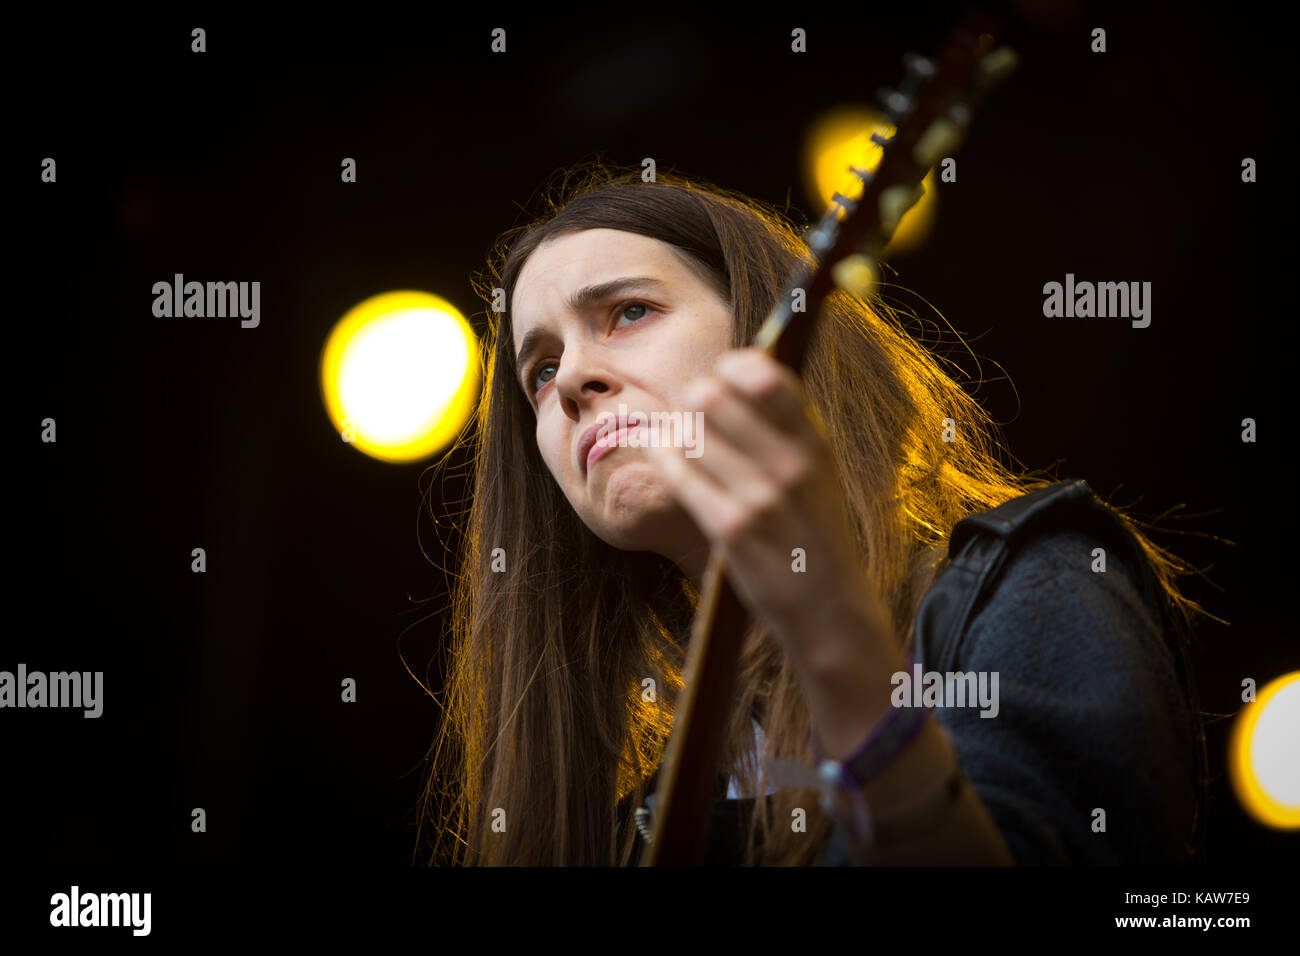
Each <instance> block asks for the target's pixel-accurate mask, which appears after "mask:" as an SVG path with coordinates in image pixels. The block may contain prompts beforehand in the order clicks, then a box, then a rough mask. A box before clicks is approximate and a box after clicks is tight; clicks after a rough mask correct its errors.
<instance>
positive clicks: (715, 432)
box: [685, 376, 810, 487]
mask: <svg viewBox="0 0 1300 956" xmlns="http://www.w3.org/2000/svg"><path fill="white" fill-rule="evenodd" d="M685 394H686V399H687V401H688V402H691V403H692V404H693V405H694V406H695V407H696V408H698V409H699V410H700V412H701V413H702V418H703V421H704V427H703V432H704V440H703V441H701V443H700V445H701V458H704V457H707V456H708V452H709V450H711V448H712V447H713V443H714V442H717V441H719V440H721V441H722V442H724V443H725V444H726V447H728V448H733V449H739V450H740V451H742V452H743V453H744V454H745V455H746V456H747V457H748V458H750V459H751V460H752V461H754V462H755V463H756V465H757V467H758V469H759V470H760V471H761V472H762V473H764V474H766V475H769V476H770V477H771V478H772V479H773V480H774V481H775V482H776V483H777V484H778V485H780V486H781V487H788V486H789V483H790V482H791V481H793V480H795V479H796V478H797V477H798V476H799V474H801V473H802V469H803V467H804V462H805V460H806V459H807V457H809V455H810V452H809V450H808V448H807V447H806V445H805V444H804V443H802V442H800V441H799V440H798V439H796V438H795V437H794V436H792V435H791V434H790V433H789V432H786V431H782V430H780V429H778V428H777V427H776V426H775V425H774V424H773V423H772V422H771V421H770V420H769V419H767V418H766V417H764V414H763V410H762V409H760V408H759V407H758V406H756V405H755V404H754V403H752V402H750V401H748V400H746V399H745V398H744V396H742V395H741V394H739V392H738V391H737V390H736V388H735V386H734V385H732V384H731V383H730V382H728V381H726V380H725V379H722V378H720V377H718V376H713V377H711V378H705V379H697V380H696V381H693V382H691V383H690V384H689V385H687V387H686V393H685ZM718 457H719V463H720V465H721V466H723V467H726V466H727V465H729V461H730V459H729V456H728V455H726V454H723V455H720V456H718ZM709 470H710V471H711V472H714V473H715V474H716V473H717V472H716V471H715V470H714V469H712V468H710V469H709ZM719 480H721V481H723V483H724V484H725V483H726V480H725V479H724V478H721V477H720V478H719Z"/></svg>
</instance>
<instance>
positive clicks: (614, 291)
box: [515, 276, 668, 375]
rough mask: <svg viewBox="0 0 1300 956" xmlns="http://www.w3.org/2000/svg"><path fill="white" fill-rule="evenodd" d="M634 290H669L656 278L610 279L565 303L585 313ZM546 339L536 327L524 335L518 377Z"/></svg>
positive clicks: (627, 277) (579, 291) (517, 361)
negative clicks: (593, 307)
mask: <svg viewBox="0 0 1300 956" xmlns="http://www.w3.org/2000/svg"><path fill="white" fill-rule="evenodd" d="M634 288H635V289H655V290H664V289H667V288H668V285H667V283H665V282H663V281H662V280H660V279H656V278H655V277H654V276H622V277H621V278H618V279H610V280H609V281H608V282H598V283H596V284H595V285H588V286H583V287H582V288H581V289H578V290H577V291H576V292H574V293H573V294H572V295H570V296H569V297H568V299H566V300H565V302H566V304H567V305H568V307H569V309H570V310H571V311H573V312H584V311H586V310H587V309H590V308H591V307H592V306H594V305H600V304H601V303H602V302H605V301H607V300H609V299H612V298H614V296H616V295H620V294H622V293H624V292H627V291H628V290H629V289H634ZM545 337H546V333H545V332H544V331H542V330H541V329H539V328H536V327H534V328H531V329H529V330H528V331H527V332H525V333H524V340H523V342H522V343H521V344H520V346H519V354H518V355H517V356H516V357H515V374H516V375H523V374H524V369H526V368H527V367H528V366H527V362H528V359H530V358H531V357H532V355H533V353H534V352H536V351H537V347H538V345H539V344H540V343H541V341H542V339H544V338H545Z"/></svg>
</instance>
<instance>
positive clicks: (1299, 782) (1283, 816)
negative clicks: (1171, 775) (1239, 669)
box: [1228, 671, 1300, 830]
mask: <svg viewBox="0 0 1300 956" xmlns="http://www.w3.org/2000/svg"><path fill="white" fill-rule="evenodd" d="M1228 766H1229V769H1230V771H1231V772H1230V774H1229V776H1230V777H1231V779H1232V786H1233V789H1234V790H1235V791H1236V794H1237V799H1238V800H1239V801H1241V805H1242V806H1243V807H1244V808H1245V809H1246V811H1247V812H1248V813H1250V815H1251V816H1253V817H1254V818H1255V819H1256V820H1258V821H1259V822H1260V823H1263V824H1264V825H1265V826H1269V827H1273V828H1275V829H1279V830H1294V829H1297V828H1300V671H1292V672H1291V673H1289V674H1284V675H1282V676H1281V677H1279V678H1278V679H1277V680H1275V681H1272V682H1271V683H1269V684H1268V685H1266V686H1265V687H1264V689H1263V690H1261V691H1260V692H1259V696H1258V697H1257V698H1256V699H1255V701H1254V703H1250V704H1247V705H1246V706H1245V707H1243V708H1242V709H1241V712H1240V713H1239V714H1238V715H1237V721H1236V723H1235V724H1234V725H1233V728H1232V740H1231V743H1230V744H1229V759H1228Z"/></svg>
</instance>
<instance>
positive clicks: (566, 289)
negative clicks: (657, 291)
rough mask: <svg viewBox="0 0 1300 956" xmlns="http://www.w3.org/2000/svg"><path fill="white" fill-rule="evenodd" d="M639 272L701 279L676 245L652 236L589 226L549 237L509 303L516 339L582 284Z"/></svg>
mask: <svg viewBox="0 0 1300 956" xmlns="http://www.w3.org/2000/svg"><path fill="white" fill-rule="evenodd" d="M639 275H646V276H654V277H656V278H658V279H661V280H663V281H664V282H666V283H670V284H674V285H679V284H681V283H686V282H692V281H695V282H698V281H700V280H699V279H698V278H696V277H695V275H694V273H693V272H692V271H691V270H690V269H689V268H688V267H687V265H686V263H685V262H684V261H683V259H682V258H681V256H680V254H679V253H678V252H677V250H676V249H674V248H673V247H672V246H670V245H669V244H668V243H666V242H660V241H659V240H658V239H651V238H650V237H649V236H642V235H639V234H637V233H632V232H624V231H622V230H621V229H584V230H583V231H581V232H574V233H569V234H568V235H564V236H559V237H557V238H554V239H548V240H547V241H546V242H543V243H542V244H541V245H540V246H538V247H537V248H536V249H535V250H533V253H532V255H530V256H529V257H528V261H527V262H525V263H524V267H523V269H522V270H520V273H519V278H518V279H516V280H515V290H514V298H513V301H512V302H511V303H510V309H511V314H512V319H513V322H512V325H513V327H514V328H513V332H514V338H515V344H516V345H518V343H519V339H520V337H521V336H522V335H523V334H524V333H525V332H527V331H528V330H529V329H530V328H532V327H533V326H535V325H538V324H540V323H542V322H545V321H548V320H551V321H556V320H558V319H559V317H560V316H561V315H563V314H564V312H565V311H566V310H567V305H566V304H565V300H566V299H567V298H568V296H569V295H570V294H571V293H573V292H574V291H576V290H577V289H580V288H583V287H584V286H589V285H595V284H597V283H600V282H608V281H609V280H611V279H618V278H623V277H625V276H639Z"/></svg>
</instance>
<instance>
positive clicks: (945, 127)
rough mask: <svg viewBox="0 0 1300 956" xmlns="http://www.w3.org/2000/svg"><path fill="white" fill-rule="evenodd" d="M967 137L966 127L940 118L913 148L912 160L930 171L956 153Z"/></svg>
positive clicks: (945, 118)
mask: <svg viewBox="0 0 1300 956" xmlns="http://www.w3.org/2000/svg"><path fill="white" fill-rule="evenodd" d="M965 135H966V127H965V126H964V125H963V124H960V123H954V122H953V121H952V120H951V119H948V118H947V117H945V116H940V117H939V118H938V119H937V120H935V121H934V122H933V123H931V124H930V125H929V127H928V128H927V129H926V131H925V132H924V133H922V134H921V138H920V139H918V140H917V141H916V146H914V147H913V148H912V158H913V159H914V160H916V163H917V165H918V166H922V167H924V168H925V169H929V168H930V167H931V166H933V165H934V164H935V163H937V162H938V161H939V160H941V159H942V158H943V157H945V156H950V155H952V153H954V152H955V151H956V149H957V147H958V146H960V145H961V141H962V139H963V138H964V137H965Z"/></svg>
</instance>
